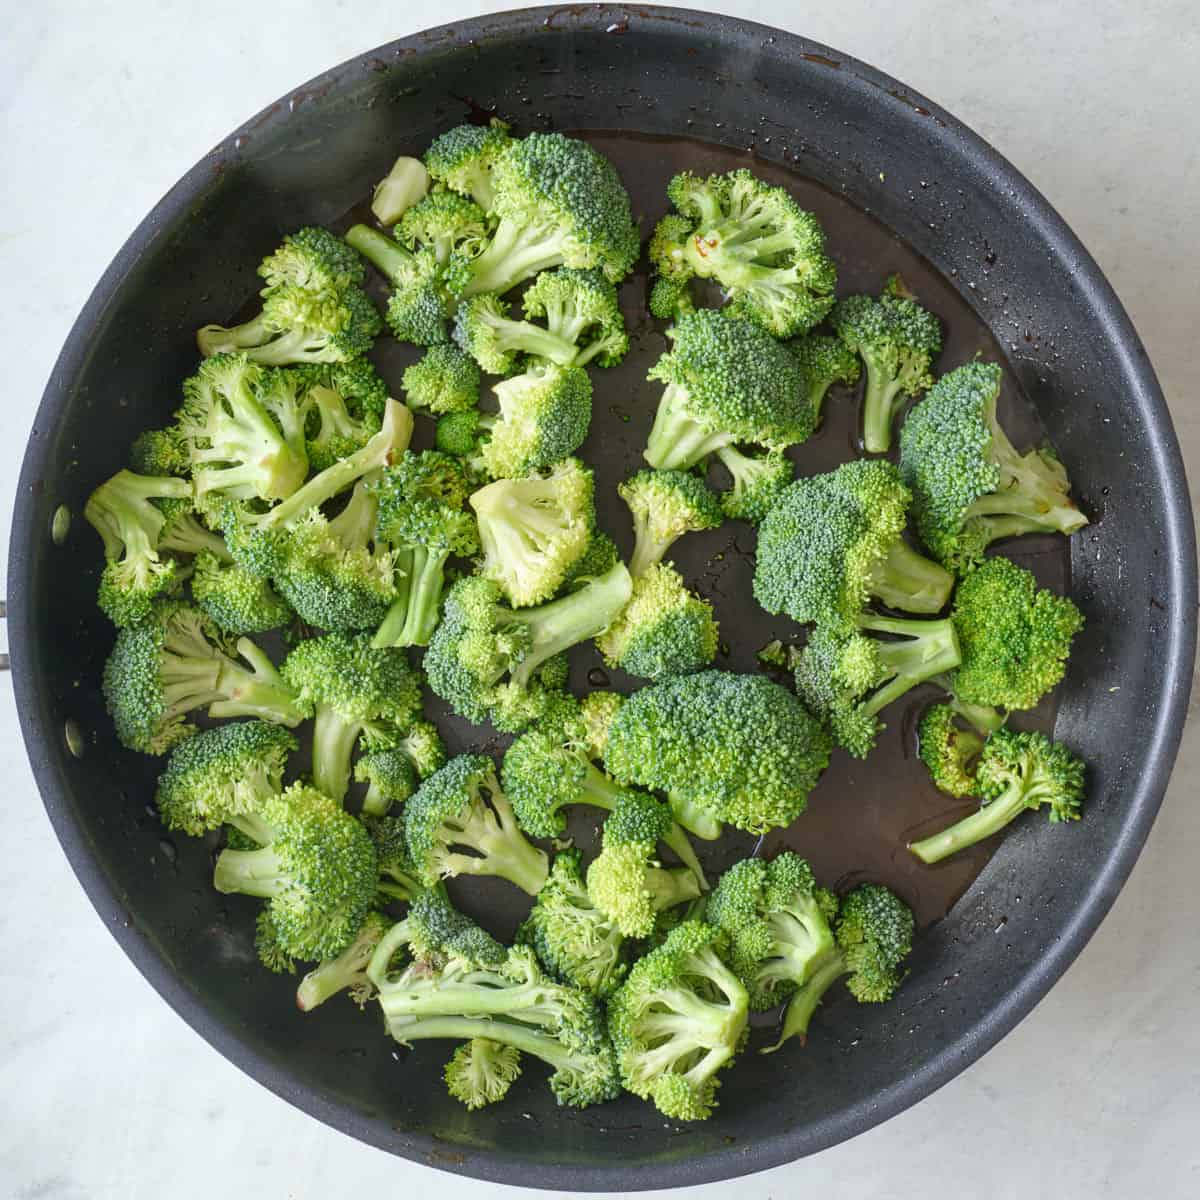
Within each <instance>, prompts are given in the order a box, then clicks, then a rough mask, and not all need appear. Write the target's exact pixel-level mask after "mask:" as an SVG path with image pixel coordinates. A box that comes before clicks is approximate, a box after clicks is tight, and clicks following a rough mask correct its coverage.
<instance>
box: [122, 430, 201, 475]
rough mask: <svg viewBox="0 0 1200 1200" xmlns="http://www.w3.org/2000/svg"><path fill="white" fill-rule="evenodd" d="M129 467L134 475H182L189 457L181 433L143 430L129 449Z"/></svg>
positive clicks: (186, 468)
mask: <svg viewBox="0 0 1200 1200" xmlns="http://www.w3.org/2000/svg"><path fill="white" fill-rule="evenodd" d="M129 467H130V470H132V471H134V472H135V473H136V474H138V475H186V474H187V473H188V472H189V471H190V470H191V458H190V456H189V454H188V448H187V445H186V443H185V442H184V440H183V436H182V434H180V432H179V430H178V429H176V428H175V427H174V426H171V427H170V428H169V429H145V430H143V431H142V432H141V433H139V434H138V435H137V437H136V438H134V439H133V445H132V446H130V448H129Z"/></svg>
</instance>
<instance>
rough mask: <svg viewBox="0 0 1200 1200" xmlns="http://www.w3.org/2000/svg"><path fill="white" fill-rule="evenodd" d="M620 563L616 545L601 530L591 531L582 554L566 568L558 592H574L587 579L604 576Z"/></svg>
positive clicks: (619, 553) (619, 554)
mask: <svg viewBox="0 0 1200 1200" xmlns="http://www.w3.org/2000/svg"><path fill="white" fill-rule="evenodd" d="M620 561H621V552H620V550H618V549H617V543H616V542H614V541H613V540H612V538H610V537H609V536H608V534H607V533H605V532H604V531H603V530H601V529H593V530H592V536H591V537H590V538H588V542H587V545H586V546H585V547H584V548H583V553H582V554H580V555H579V557H578V558H576V559H575V560H574V561H573V562H572V563H571V564H570V566H568V567H567V570H566V573H565V574H564V575H563V582H562V588H561V589H560V592H569V591H574V590H575V589H576V588H578V587H581V586H582V585H583V584H584V583H586V582H587V581H588V580H589V579H595V578H596V577H597V576H600V575H606V574H608V572H609V571H611V570H612V569H613V567H615V566H616V565H617V563H619V562H620Z"/></svg>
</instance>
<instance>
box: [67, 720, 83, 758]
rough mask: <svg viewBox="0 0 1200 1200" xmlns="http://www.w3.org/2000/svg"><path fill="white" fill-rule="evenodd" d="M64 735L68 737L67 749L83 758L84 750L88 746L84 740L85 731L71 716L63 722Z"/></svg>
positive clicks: (77, 756)
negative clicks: (82, 730) (83, 731)
mask: <svg viewBox="0 0 1200 1200" xmlns="http://www.w3.org/2000/svg"><path fill="white" fill-rule="evenodd" d="M63 737H64V738H65V739H66V743H67V749H68V750H70V752H71V753H72V755H74V756H75V757H76V758H82V757H83V752H84V750H85V749H86V748H87V747H86V744H85V742H84V740H83V733H82V732H81V731H80V728H79V726H78V725H76V724H75V722H74V721H73V720H71V718H70V717H68V718H67V720H66V721H65V722H64V724H63Z"/></svg>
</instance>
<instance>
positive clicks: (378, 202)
mask: <svg viewBox="0 0 1200 1200" xmlns="http://www.w3.org/2000/svg"><path fill="white" fill-rule="evenodd" d="M429 184H430V179H429V172H428V171H427V170H425V167H424V165H423V164H422V162H421V160H420V159H419V158H411V157H410V156H409V155H407V154H402V155H400V157H399V158H398V159H396V161H395V162H394V163H392V169H391V170H390V171H388V173H387V174H386V175H385V176H384V177H383V178H382V179H381V180H380V181H379V182H378V183H377V184H376V185H375V190H374V192H372V193H371V212H372V213H374V214H375V219H376V220H377V221H378V222H379V223H380V225H395V223H396V222H397V221H398V220H400V218H401V217H402V216H404V214H405V213H406V212H407V211H408V210H409V209H410V208H411V207H412V206H413V205H414V204H416V203H417V201H419V200H420V199H421V198H422V197H423V196H425V195H426V194H427V193H428V191H429Z"/></svg>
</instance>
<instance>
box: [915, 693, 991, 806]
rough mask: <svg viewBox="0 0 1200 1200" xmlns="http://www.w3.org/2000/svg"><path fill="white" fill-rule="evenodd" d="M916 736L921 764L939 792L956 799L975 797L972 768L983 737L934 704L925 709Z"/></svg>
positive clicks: (946, 706) (953, 714) (941, 705)
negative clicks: (926, 710)
mask: <svg viewBox="0 0 1200 1200" xmlns="http://www.w3.org/2000/svg"><path fill="white" fill-rule="evenodd" d="M917 737H918V744H919V746H920V753H921V761H922V762H923V763H924V764H925V766H926V767H928V768H929V776H930V778H931V779H932V780H933V782H934V784H935V785H936V786H937V787H938V788H939V789H940V790H941V791H943V792H945V793H946V794H947V795H950V796H959V797H962V796H974V795H976V794H977V784H976V781H975V770H974V766H975V760H976V759H977V758H978V757H979V752H980V750H982V749H983V738H981V737H980V736H979V734H977V733H976V732H975V730H973V729H964V728H963V727H962V725H961V724H960V722H959V718H958V714H957V713H956V712H955V711H954V709H953V708H951V707H950V705H948V704H935V705H934V706H933V707H932V708H931V709H929V711H928V712H926V713H925V715H924V716H923V717H922V718H921V724H920V726H919V727H918V730H917Z"/></svg>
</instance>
